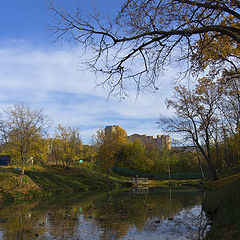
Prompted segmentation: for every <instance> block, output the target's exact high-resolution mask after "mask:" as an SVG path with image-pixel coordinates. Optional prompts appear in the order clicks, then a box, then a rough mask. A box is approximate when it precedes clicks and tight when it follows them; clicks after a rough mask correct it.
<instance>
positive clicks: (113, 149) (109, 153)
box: [96, 126, 127, 184]
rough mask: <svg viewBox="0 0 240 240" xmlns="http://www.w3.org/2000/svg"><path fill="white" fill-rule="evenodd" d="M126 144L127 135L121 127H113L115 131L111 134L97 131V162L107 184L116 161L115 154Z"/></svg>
mask: <svg viewBox="0 0 240 240" xmlns="http://www.w3.org/2000/svg"><path fill="white" fill-rule="evenodd" d="M126 142H127V134H126V131H125V130H124V129H122V128H121V127H118V126H115V130H114V131H113V132H111V133H109V132H106V131H104V130H102V129H100V130H99V131H97V136H96V145H97V148H98V151H97V160H98V161H99V162H100V164H101V167H102V168H103V170H104V171H106V173H107V184H108V179H109V171H110V169H111V167H113V166H114V163H115V161H116V160H117V158H116V154H117V152H118V151H119V150H120V149H121V146H122V145H123V144H125V143H126Z"/></svg>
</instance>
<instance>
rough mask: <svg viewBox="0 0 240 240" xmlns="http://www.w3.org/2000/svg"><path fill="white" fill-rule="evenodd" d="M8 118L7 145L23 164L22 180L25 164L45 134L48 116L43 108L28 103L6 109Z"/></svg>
mask: <svg viewBox="0 0 240 240" xmlns="http://www.w3.org/2000/svg"><path fill="white" fill-rule="evenodd" d="M5 113H6V116H7V119H6V125H7V129H8V131H7V138H8V143H7V147H8V149H9V151H10V152H11V153H12V154H13V155H14V156H15V158H16V159H17V160H19V163H20V166H21V181H20V185H21V184H22V178H23V175H24V170H25V166H26V165H27V163H28V160H29V159H30V157H32V155H33V151H34V149H35V147H36V144H39V141H40V139H41V138H42V137H43V136H44V134H45V129H46V127H47V126H48V123H49V122H48V118H47V116H46V115H45V114H44V113H43V111H42V110H41V109H31V108H30V107H29V106H28V105H24V104H15V105H14V107H12V108H11V107H10V108H8V109H6V110H5Z"/></svg>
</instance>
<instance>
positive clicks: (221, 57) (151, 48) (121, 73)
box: [50, 0, 240, 97]
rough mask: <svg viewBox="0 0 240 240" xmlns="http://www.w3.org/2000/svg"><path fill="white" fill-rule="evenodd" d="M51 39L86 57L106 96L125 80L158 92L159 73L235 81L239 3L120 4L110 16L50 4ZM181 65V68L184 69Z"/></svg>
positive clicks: (175, 0)
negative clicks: (205, 73) (175, 70)
mask: <svg viewBox="0 0 240 240" xmlns="http://www.w3.org/2000/svg"><path fill="white" fill-rule="evenodd" d="M50 11H51V13H52V14H53V15H54V16H55V17H56V22H57V24H56V25H54V26H52V27H50V30H52V31H53V33H55V34H56V36H57V38H62V37H64V36H66V37H69V38H71V39H73V40H75V41H76V42H77V43H79V44H80V45H81V46H84V47H85V50H86V51H85V52H86V53H88V54H89V53H91V54H90V58H89V59H87V60H86V61H85V64H86V65H87V67H89V68H90V69H92V70H93V71H95V72H97V73H98V74H100V75H101V76H103V77H104V78H102V77H101V79H105V80H103V81H102V82H100V84H103V85H107V86H108V87H109V88H110V93H111V92H115V93H116V94H119V95H120V96H122V97H124V95H126V89H127V87H128V83H129V80H130V81H131V82H133V83H135V84H136V88H137V90H138V91H140V90H142V89H144V88H150V87H152V88H153V89H154V90H156V89H157V87H158V83H159V82H158V81H159V78H160V76H161V74H162V73H163V72H164V68H165V67H166V68H167V67H168V66H169V65H171V66H174V67H176V66H179V64H181V63H182V65H181V66H182V69H181V72H182V73H185V70H189V69H192V70H194V71H195V72H196V71H197V72H198V71H199V70H204V69H206V67H207V66H210V67H211V71H213V68H214V67H215V68H217V69H215V70H216V71H214V72H215V74H222V73H223V72H225V73H226V72H227V73H228V75H229V76H230V75H232V74H234V75H236V74H237V75H238V76H239V49H240V48H239V44H240V23H239V22H240V1H239V0H222V1H215V0H214V1H213V0H203V1H197V0H167V1H165V0H156V1H155V0H154V1H148V0H126V1H125V3H124V4H122V6H121V9H120V11H119V12H117V13H116V15H115V17H113V18H112V19H111V18H104V17H102V16H101V14H100V13H97V12H96V11H95V12H94V13H92V14H90V15H89V16H86V14H85V12H81V10H80V9H77V10H76V12H75V13H67V12H65V11H64V10H61V9H60V8H57V7H56V6H54V4H53V3H52V4H51V6H50ZM186 63H187V64H186Z"/></svg>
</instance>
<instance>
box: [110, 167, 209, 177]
mask: <svg viewBox="0 0 240 240" xmlns="http://www.w3.org/2000/svg"><path fill="white" fill-rule="evenodd" d="M112 170H113V172H115V173H116V174H119V175H122V176H127V177H136V175H138V176H139V177H148V178H150V179H156V180H168V179H169V176H168V174H157V173H146V172H140V171H137V170H134V169H127V168H120V167H116V166H114V167H112ZM205 175H206V176H207V177H208V176H209V174H208V173H205ZM201 178H202V176H201V173H200V172H186V173H172V174H171V179H172V180H184V179H201Z"/></svg>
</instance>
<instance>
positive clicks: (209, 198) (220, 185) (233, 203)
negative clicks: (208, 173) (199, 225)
mask: <svg viewBox="0 0 240 240" xmlns="http://www.w3.org/2000/svg"><path fill="white" fill-rule="evenodd" d="M206 186H207V187H208V188H209V189H211V191H210V192H208V193H207V194H206V199H205V201H204V209H205V211H206V212H207V215H208V217H209V218H210V219H211V220H212V226H211V230H210V231H209V232H208V234H207V237H206V239H209V240H215V239H218V240H231V239H236V240H237V239H240V173H239V171H238V173H235V174H233V175H230V176H225V177H223V178H221V179H219V180H218V181H216V182H209V183H206Z"/></svg>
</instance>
